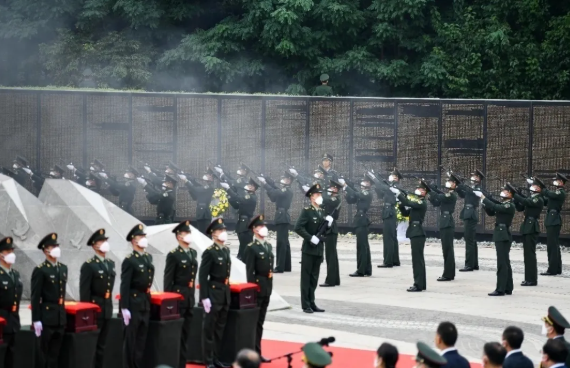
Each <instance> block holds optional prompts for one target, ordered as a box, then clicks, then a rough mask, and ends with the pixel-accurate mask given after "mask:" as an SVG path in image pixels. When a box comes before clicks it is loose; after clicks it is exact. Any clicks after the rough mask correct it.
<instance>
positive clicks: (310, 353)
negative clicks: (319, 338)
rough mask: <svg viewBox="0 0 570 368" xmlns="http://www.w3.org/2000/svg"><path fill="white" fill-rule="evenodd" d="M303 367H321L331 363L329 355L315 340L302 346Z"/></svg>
mask: <svg viewBox="0 0 570 368" xmlns="http://www.w3.org/2000/svg"><path fill="white" fill-rule="evenodd" d="M303 363H305V364H304V365H303V368H322V367H326V366H327V365H329V364H331V363H332V358H331V355H330V354H329V353H328V352H327V351H325V349H323V347H322V346H321V345H319V344H317V343H316V342H310V343H308V344H305V346H303Z"/></svg>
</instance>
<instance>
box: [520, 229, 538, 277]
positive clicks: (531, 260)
mask: <svg viewBox="0 0 570 368" xmlns="http://www.w3.org/2000/svg"><path fill="white" fill-rule="evenodd" d="M538 235H539V234H536V233H535V234H524V235H523V251H524V279H525V281H527V282H537V281H538V269H537V264H536V243H537V242H538Z"/></svg>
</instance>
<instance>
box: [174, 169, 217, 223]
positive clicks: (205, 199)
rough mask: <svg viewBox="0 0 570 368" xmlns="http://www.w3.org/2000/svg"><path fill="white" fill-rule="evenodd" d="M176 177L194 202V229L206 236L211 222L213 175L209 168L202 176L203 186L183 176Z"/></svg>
mask: <svg viewBox="0 0 570 368" xmlns="http://www.w3.org/2000/svg"><path fill="white" fill-rule="evenodd" d="M178 177H179V178H180V180H181V181H182V183H183V184H184V185H185V186H186V188H187V189H188V192H189V193H190V196H191V197H192V199H193V200H195V201H196V222H195V225H196V228H197V229H198V230H200V232H201V233H202V234H206V228H207V227H208V225H210V223H211V222H212V212H210V203H211V202H212V196H213V195H214V185H213V183H214V173H213V172H212V169H210V168H208V169H207V170H206V173H205V174H204V175H203V176H202V180H203V181H204V185H201V184H200V183H198V182H197V181H196V180H193V179H192V178H188V176H187V175H185V174H183V175H179V176H178Z"/></svg>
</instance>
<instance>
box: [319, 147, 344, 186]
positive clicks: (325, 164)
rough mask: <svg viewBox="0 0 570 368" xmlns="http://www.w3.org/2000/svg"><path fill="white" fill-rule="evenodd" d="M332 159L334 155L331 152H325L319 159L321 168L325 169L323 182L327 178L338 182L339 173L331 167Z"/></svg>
mask: <svg viewBox="0 0 570 368" xmlns="http://www.w3.org/2000/svg"><path fill="white" fill-rule="evenodd" d="M333 161H334V157H333V155H331V154H328V153H325V154H324V155H323V159H322V161H321V166H322V168H323V169H324V170H325V173H324V174H325V178H324V180H325V182H326V181H327V180H334V181H337V182H338V178H339V176H340V175H339V174H338V172H337V171H336V170H335V169H333V167H332V165H333Z"/></svg>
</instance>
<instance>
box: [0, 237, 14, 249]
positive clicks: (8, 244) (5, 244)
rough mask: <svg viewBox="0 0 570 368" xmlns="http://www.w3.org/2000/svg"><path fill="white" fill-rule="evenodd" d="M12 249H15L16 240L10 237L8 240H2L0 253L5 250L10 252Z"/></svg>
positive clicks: (0, 241)
mask: <svg viewBox="0 0 570 368" xmlns="http://www.w3.org/2000/svg"><path fill="white" fill-rule="evenodd" d="M10 249H14V238H12V237H10V236H9V237H7V238H4V239H2V240H0V252H1V251H3V250H10Z"/></svg>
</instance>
